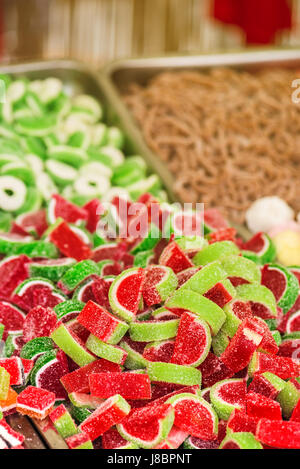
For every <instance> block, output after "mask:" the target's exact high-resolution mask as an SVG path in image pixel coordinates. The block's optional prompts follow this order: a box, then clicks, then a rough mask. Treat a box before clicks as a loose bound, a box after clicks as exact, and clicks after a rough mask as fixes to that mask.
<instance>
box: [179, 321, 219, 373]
mask: <svg viewBox="0 0 300 469" xmlns="http://www.w3.org/2000/svg"><path fill="white" fill-rule="evenodd" d="M210 346H211V334H210V330H209V327H208V325H207V324H206V323H205V322H204V321H202V320H201V319H199V318H197V316H194V315H193V314H189V313H183V314H182V316H181V317H180V323H179V328H178V334H177V337H176V341H175V347H174V353H173V356H172V359H171V362H172V363H177V364H178V365H189V366H199V365H200V364H201V363H202V362H203V361H204V360H205V359H206V357H207V355H208V352H209V349H210Z"/></svg>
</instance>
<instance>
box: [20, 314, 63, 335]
mask: <svg viewBox="0 0 300 469" xmlns="http://www.w3.org/2000/svg"><path fill="white" fill-rule="evenodd" d="M56 323H57V316H56V314H55V312H54V311H53V310H52V309H51V308H44V307H43V306H36V307H35V308H33V309H32V310H31V311H30V312H29V313H28V314H27V316H26V319H25V321H24V331H23V336H24V340H25V342H29V340H32V339H35V338H36V337H49V335H50V334H51V332H52V330H53V329H54V328H55V325H56Z"/></svg>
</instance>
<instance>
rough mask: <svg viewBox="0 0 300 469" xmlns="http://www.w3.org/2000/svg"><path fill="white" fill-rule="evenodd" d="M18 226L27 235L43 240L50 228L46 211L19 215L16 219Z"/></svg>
mask: <svg viewBox="0 0 300 469" xmlns="http://www.w3.org/2000/svg"><path fill="white" fill-rule="evenodd" d="M16 225H17V226H18V227H20V229H21V230H23V231H24V232H25V234H27V235H34V236H35V237H37V238H41V237H42V236H43V234H44V233H45V231H46V230H47V228H48V222H47V216H46V210H44V209H42V210H38V211H37V212H29V213H24V214H22V215H19V216H18V217H17V219H16Z"/></svg>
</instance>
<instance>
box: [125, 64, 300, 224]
mask: <svg viewBox="0 0 300 469" xmlns="http://www.w3.org/2000/svg"><path fill="white" fill-rule="evenodd" d="M299 76H300V72H299V71H298V73H297V71H296V70H287V69H265V70H262V71H258V72H256V73H248V72H245V71H238V70H233V69H229V68H228V69H227V68H226V69H225V68H216V69H214V70H211V71H209V72H188V71H185V72H166V73H162V74H160V75H158V76H157V77H155V78H154V79H153V80H152V81H151V82H150V83H149V84H148V85H147V86H146V87H141V86H138V85H136V84H133V85H132V86H131V87H130V89H129V90H128V92H127V93H126V95H125V96H124V99H125V102H126V103H127V105H128V106H129V108H130V109H131V111H132V113H133V115H134V117H135V119H136V120H137V122H138V123H139V125H140V127H141V129H142V131H143V134H144V137H145V139H146V142H147V143H148V145H149V147H150V148H151V149H152V150H153V151H154V152H155V153H156V154H157V155H158V156H159V157H160V158H161V159H162V160H163V161H165V162H166V163H167V165H168V167H169V169H170V170H171V172H172V173H173V174H174V175H175V176H176V178H175V192H176V193H177V194H178V195H179V197H180V198H181V199H182V200H183V201H185V202H204V203H206V204H207V205H208V206H210V207H217V208H220V209H221V210H222V212H223V213H224V215H225V216H227V217H229V218H230V219H231V220H232V221H235V222H237V223H243V222H244V216H245V211H246V209H247V208H248V207H249V206H250V204H251V203H252V202H253V201H254V200H256V199H257V198H260V197H263V196H267V195H278V196H280V197H282V198H283V199H285V200H286V201H287V202H288V203H289V204H291V206H293V208H294V209H295V210H296V211H300V104H295V103H293V102H292V93H293V91H294V90H293V88H292V86H291V85H292V82H293V80H295V78H299Z"/></svg>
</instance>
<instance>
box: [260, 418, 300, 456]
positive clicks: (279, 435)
mask: <svg viewBox="0 0 300 469" xmlns="http://www.w3.org/2000/svg"><path fill="white" fill-rule="evenodd" d="M256 438H257V439H258V440H259V441H260V442H261V443H263V444H264V445H268V446H271V447H272V448H282V449H300V422H291V421H290V422H284V421H283V420H278V421H276V420H269V419H261V420H260V421H259V422H258V425H257V430H256Z"/></svg>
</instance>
